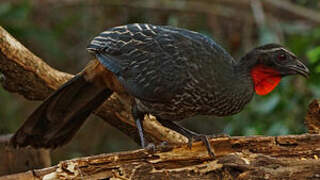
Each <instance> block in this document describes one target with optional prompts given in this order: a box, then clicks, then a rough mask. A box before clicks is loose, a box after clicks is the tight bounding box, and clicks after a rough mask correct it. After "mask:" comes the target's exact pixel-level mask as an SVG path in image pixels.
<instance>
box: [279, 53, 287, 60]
mask: <svg viewBox="0 0 320 180" xmlns="http://www.w3.org/2000/svg"><path fill="white" fill-rule="evenodd" d="M286 59H287V56H286V54H283V53H281V54H279V55H278V60H279V61H284V60H286Z"/></svg>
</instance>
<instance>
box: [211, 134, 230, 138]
mask: <svg viewBox="0 0 320 180" xmlns="http://www.w3.org/2000/svg"><path fill="white" fill-rule="evenodd" d="M208 137H210V138H230V137H231V136H230V135H229V134H214V135H208Z"/></svg>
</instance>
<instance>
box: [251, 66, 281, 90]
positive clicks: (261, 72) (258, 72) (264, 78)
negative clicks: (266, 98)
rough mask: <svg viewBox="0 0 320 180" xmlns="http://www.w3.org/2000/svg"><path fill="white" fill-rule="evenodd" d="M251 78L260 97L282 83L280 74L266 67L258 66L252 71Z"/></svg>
mask: <svg viewBox="0 0 320 180" xmlns="http://www.w3.org/2000/svg"><path fill="white" fill-rule="evenodd" d="M251 76H252V78H253V82H254V89H255V91H256V93H257V94H258V95H266V94H268V93H270V92H271V91H272V90H273V89H274V88H275V87H276V86H277V85H278V84H279V82H280V80H281V75H280V73H279V72H278V71H277V70H275V69H272V68H270V67H267V66H265V65H261V64H259V65H256V66H255V67H253V69H252V70H251Z"/></svg>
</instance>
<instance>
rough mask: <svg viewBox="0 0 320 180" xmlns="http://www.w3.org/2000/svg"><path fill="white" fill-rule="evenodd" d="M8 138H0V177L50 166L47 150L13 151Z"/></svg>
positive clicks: (24, 149) (4, 136)
mask: <svg viewBox="0 0 320 180" xmlns="http://www.w3.org/2000/svg"><path fill="white" fill-rule="evenodd" d="M10 138H11V135H1V136H0V176H2V175H6V174H12V173H16V172H23V171H27V170H29V169H39V168H44V167H48V166H50V165H51V159H50V153H49V150H45V149H34V148H22V149H15V148H13V147H12V146H10V145H9V140H10Z"/></svg>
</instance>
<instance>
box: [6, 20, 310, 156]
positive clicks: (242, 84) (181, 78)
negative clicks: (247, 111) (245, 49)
mask: <svg viewBox="0 0 320 180" xmlns="http://www.w3.org/2000/svg"><path fill="white" fill-rule="evenodd" d="M87 49H88V51H89V52H90V53H91V54H92V55H93V56H94V57H95V60H92V61H91V62H90V63H89V64H88V65H87V66H86V67H85V69H84V70H83V71H82V72H80V73H79V74H77V75H76V76H75V77H74V78H72V79H71V80H69V81H68V82H66V83H65V84H64V85H62V86H61V87H60V88H59V89H58V90H57V91H55V92H54V93H53V94H52V95H51V96H49V97H48V98H47V99H46V100H45V101H44V102H43V103H42V104H41V105H40V106H39V107H38V108H37V109H36V110H35V111H34V112H33V113H32V114H31V115H30V116H29V117H28V119H27V120H26V121H25V122H24V124H23V125H22V126H21V127H20V128H19V129H18V131H17V132H16V133H15V135H14V136H13V138H12V139H11V142H12V143H13V145H14V146H27V145H31V146H33V147H45V148H56V147H57V146H61V145H64V144H66V143H67V142H68V141H70V140H71V138H72V137H73V136H74V134H75V133H76V132H77V131H78V129H79V128H80V126H81V125H82V124H83V123H84V121H85V120H86V118H87V117H88V116H89V115H90V113H91V112H92V111H94V110H95V109H97V108H98V107H99V106H100V105H101V104H102V103H103V102H104V101H105V100H106V99H108V97H110V95H111V94H112V93H113V92H116V93H117V94H118V95H119V96H120V97H130V102H131V105H132V116H133V118H134V120H135V123H136V126H137V129H138V132H139V135H140V140H141V146H142V147H146V142H145V140H144V134H143V119H144V115H146V114H152V115H154V116H155V117H156V118H157V120H158V121H159V122H160V123H161V124H162V125H163V126H165V127H167V128H170V129H172V130H174V131H177V132H178V133H181V134H183V135H184V136H186V137H187V138H188V139H189V145H190V146H191V143H192V141H195V140H201V141H202V142H203V143H204V144H205V146H206V148H207V150H208V152H209V154H210V155H212V156H213V155H214V153H213V151H212V150H211V148H210V144H209V143H208V139H207V136H205V135H202V134H197V133H194V132H192V131H190V130H188V129H186V128H184V127H181V126H180V125H178V124H176V123H175V122H174V121H179V120H182V119H185V118H188V117H192V116H195V115H214V116H228V115H233V114H236V113H238V112H240V111H241V110H242V109H243V108H244V107H245V105H246V104H248V103H249V102H250V100H251V99H252V97H253V95H254V93H256V94H258V95H266V94H268V93H270V92H271V91H272V90H273V89H274V88H275V87H276V86H277V85H278V83H279V82H280V80H281V78H282V77H284V76H287V75H295V74H300V75H303V76H305V77H308V75H309V70H308V68H307V67H306V66H305V65H304V64H303V63H302V62H300V61H299V60H298V58H297V57H296V56H295V55H294V54H293V53H292V52H290V51H288V50H287V49H285V48H284V47H283V46H281V45H278V44H267V45H263V46H260V47H257V48H254V49H253V50H251V51H250V52H249V53H247V54H246V55H245V56H244V57H242V58H241V59H240V60H238V61H237V60H235V59H233V58H232V57H231V55H230V54H228V53H227V52H226V51H225V50H224V49H223V48H222V47H220V46H219V45H218V44H217V43H216V42H215V41H213V40H212V39H210V38H208V37H206V36H204V35H202V34H200V33H197V32H193V31H189V30H186V29H180V28H175V27H169V26H156V25H151V24H129V25H124V26H118V27H114V28H111V29H108V30H107V31H104V32H102V33H100V34H99V35H98V36H97V37H95V38H94V39H93V40H92V41H91V43H90V44H89V46H88V47H87Z"/></svg>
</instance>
